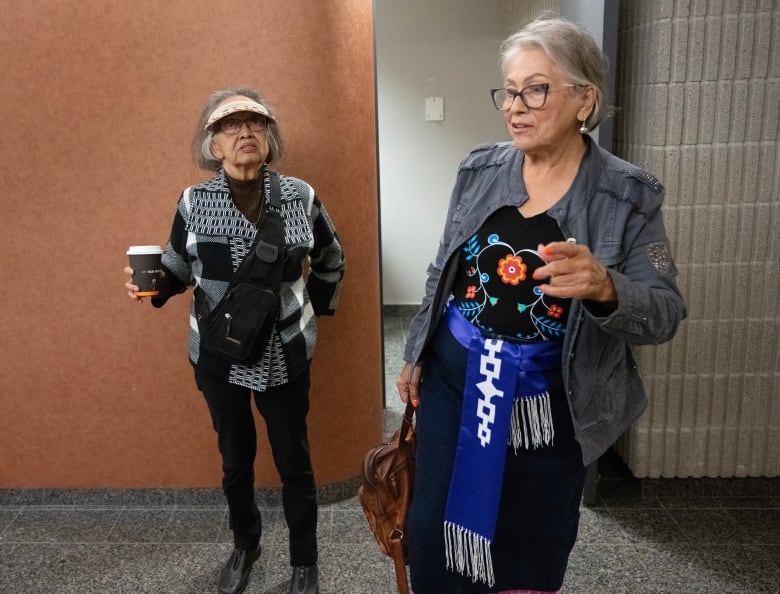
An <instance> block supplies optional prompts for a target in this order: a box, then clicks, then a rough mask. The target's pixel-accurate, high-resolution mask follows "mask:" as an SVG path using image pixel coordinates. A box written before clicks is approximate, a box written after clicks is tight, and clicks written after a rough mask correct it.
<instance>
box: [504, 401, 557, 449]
mask: <svg viewBox="0 0 780 594" xmlns="http://www.w3.org/2000/svg"><path fill="white" fill-rule="evenodd" d="M553 437H555V430H554V429H553V420H552V409H551V408H550V394H549V392H543V393H542V394H537V395H536V396H530V397H521V398H517V399H516V400H515V402H514V407H513V409H512V425H511V430H510V439H511V441H512V446H513V447H514V448H515V451H517V449H518V448H520V447H522V448H525V449H526V450H527V449H529V448H530V447H531V446H533V447H534V449H536V448H538V447H540V446H542V445H550V444H552V442H553Z"/></svg>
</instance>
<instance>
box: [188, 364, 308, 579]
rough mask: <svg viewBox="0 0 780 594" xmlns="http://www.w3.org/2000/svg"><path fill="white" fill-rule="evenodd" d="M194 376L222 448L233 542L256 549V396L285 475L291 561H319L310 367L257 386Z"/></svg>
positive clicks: (259, 529) (259, 530)
mask: <svg viewBox="0 0 780 594" xmlns="http://www.w3.org/2000/svg"><path fill="white" fill-rule="evenodd" d="M195 381H196V383H197V385H198V388H199V389H200V391H201V392H203V396H204V397H205V399H206V403H207V404H208V407H209V411H210V412H211V420H212V422H213V424H214V429H215V430H216V432H217V436H218V443H219V452H220V454H222V473H223V475H222V489H223V491H224V493H225V497H226V498H227V504H228V509H229V511H230V528H231V530H232V531H233V540H234V542H235V546H236V547H238V548H241V549H254V548H255V547H256V546H257V544H258V543H259V542H260V535H261V533H262V520H261V518H260V512H259V510H258V509H257V504H256V503H255V487H254V478H255V474H254V462H255V455H256V453H257V433H256V431H255V421H254V418H253V416H252V404H251V401H252V396H253V395H254V400H255V405H256V406H257V409H258V410H259V411H260V414H261V415H263V418H264V419H265V424H266V427H267V430H268V441H269V443H270V445H271V453H272V454H273V458H274V463H275V464H276V469H277V471H278V472H279V477H280V478H281V481H282V505H283V507H284V517H285V520H286V521H287V527H288V529H289V531H290V563H291V565H294V566H297V565H313V564H314V563H316V562H317V489H316V486H315V484H314V472H313V470H312V466H311V458H310V456H309V439H308V436H307V431H306V414H307V413H308V412H309V372H308V370H307V371H306V372H305V373H303V374H301V375H300V376H299V377H298V378H296V379H295V380H294V381H292V382H290V383H288V384H284V385H282V386H278V387H276V388H269V389H268V390H267V391H265V392H253V391H252V390H250V389H248V388H243V387H241V386H235V385H233V384H229V383H227V381H225V380H223V379H220V378H216V377H213V376H210V375H208V374H205V373H202V372H198V371H197V369H196V371H195Z"/></svg>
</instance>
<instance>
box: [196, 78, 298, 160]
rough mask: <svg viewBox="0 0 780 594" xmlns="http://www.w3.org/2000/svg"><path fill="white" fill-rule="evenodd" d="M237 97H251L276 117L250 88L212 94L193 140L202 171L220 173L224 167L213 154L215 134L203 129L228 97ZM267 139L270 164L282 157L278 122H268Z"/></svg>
mask: <svg viewBox="0 0 780 594" xmlns="http://www.w3.org/2000/svg"><path fill="white" fill-rule="evenodd" d="M235 95H242V96H244V97H249V98H250V99H252V100H253V101H257V102H258V103H260V104H262V105H264V106H265V108H266V109H267V110H268V113H270V114H271V116H273V117H274V118H275V117H276V114H275V113H274V110H273V109H272V108H271V106H270V105H269V104H268V101H267V100H266V98H265V97H263V95H262V94H261V93H260V92H258V91H256V90H255V89H250V88H248V87H231V88H229V89H225V90H224V91H216V92H214V93H212V94H211V96H210V97H209V100H208V102H207V103H206V106H205V107H204V108H203V111H202V112H201V114H200V117H199V118H198V123H197V124H196V126H195V135H194V136H193V138H192V158H193V160H194V161H195V165H197V166H198V167H199V168H201V169H206V170H208V171H219V168H220V167H222V162H221V161H220V160H219V159H217V158H216V157H215V156H214V155H213V154H212V153H211V142H212V140H214V133H213V132H211V131H209V130H204V129H203V127H204V126H205V125H206V121H207V120H208V117H209V116H210V115H211V113H212V112H213V111H214V110H215V109H216V108H217V105H219V104H220V103H222V102H223V101H224V100H225V99H227V98H228V97H233V96H235ZM266 137H267V139H268V156H267V157H266V158H265V162H266V163H268V164H270V163H273V162H274V161H278V160H279V159H281V157H282V148H283V147H282V137H281V134H280V133H279V125H278V124H277V123H276V121H274V120H268V127H267V129H266Z"/></svg>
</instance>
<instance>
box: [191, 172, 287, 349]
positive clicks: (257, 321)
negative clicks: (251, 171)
mask: <svg viewBox="0 0 780 594" xmlns="http://www.w3.org/2000/svg"><path fill="white" fill-rule="evenodd" d="M269 176H270V185H271V191H270V200H269V202H270V205H269V207H268V208H267V209H266V213H265V216H264V217H263V219H262V221H261V223H260V224H259V226H258V228H257V235H256V236H255V242H254V243H253V244H252V248H251V249H250V250H249V252H248V253H247V255H246V256H245V257H244V259H243V261H242V262H241V264H240V265H239V267H238V270H236V272H235V274H234V275H233V278H232V279H231V280H230V284H229V285H228V287H227V289H226V291H225V295H224V296H223V297H222V299H221V300H220V301H219V303H217V305H216V306H215V307H214V309H213V310H212V311H210V312H208V313H206V314H200V315H198V326H199V330H200V346H201V348H202V349H206V350H207V351H209V352H211V353H213V354H215V355H217V356H219V357H221V358H222V359H225V360H227V361H229V362H231V363H241V364H252V363H255V362H257V361H258V360H259V359H260V358H261V357H262V356H263V352H264V351H265V347H266V345H267V344H268V341H269V340H270V339H271V335H272V334H273V329H274V323H275V322H276V318H277V312H278V310H279V294H278V293H279V285H280V283H281V280H282V268H283V266H284V255H285V250H284V246H285V241H284V227H283V224H282V215H281V209H282V204H281V186H280V183H279V176H278V175H277V174H276V173H273V172H269Z"/></svg>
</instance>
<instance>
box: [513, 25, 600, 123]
mask: <svg viewBox="0 0 780 594" xmlns="http://www.w3.org/2000/svg"><path fill="white" fill-rule="evenodd" d="M527 49H541V50H542V51H543V52H544V53H545V54H547V56H548V57H549V58H550V59H551V60H552V61H553V62H555V64H556V65H557V66H558V68H560V70H561V72H562V73H563V75H564V76H565V77H566V78H567V79H568V81H569V82H571V83H573V84H576V85H593V86H594V87H595V89H596V101H595V103H594V106H593V111H591V113H590V115H589V116H588V117H587V119H586V120H585V125H586V126H587V127H588V130H593V129H594V128H595V127H596V126H598V125H599V124H600V123H601V122H602V121H603V120H604V119H605V118H606V117H607V116H609V115H610V113H611V111H612V109H611V107H610V105H609V103H608V101H609V97H608V94H607V80H608V72H609V62H608V60H607V57H606V55H604V52H602V51H601V49H599V46H598V45H597V44H596V41H595V40H594V39H593V37H592V36H591V34H590V33H589V32H588V31H587V30H586V29H585V28H584V27H581V26H580V25H578V24H576V23H573V22H571V21H568V20H566V19H562V18H557V17H556V18H548V17H541V18H537V19H536V20H534V21H531V22H530V23H528V24H527V25H525V26H524V27H523V28H521V29H520V30H519V31H517V32H516V33H514V34H512V35H510V36H509V37H508V38H507V39H506V40H505V41H504V43H502V44H501V54H500V60H499V62H500V64H501V71H502V72H503V73H504V74H506V68H507V65H508V63H509V61H510V60H511V59H512V58H514V56H515V54H517V53H518V52H520V51H523V50H527Z"/></svg>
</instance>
